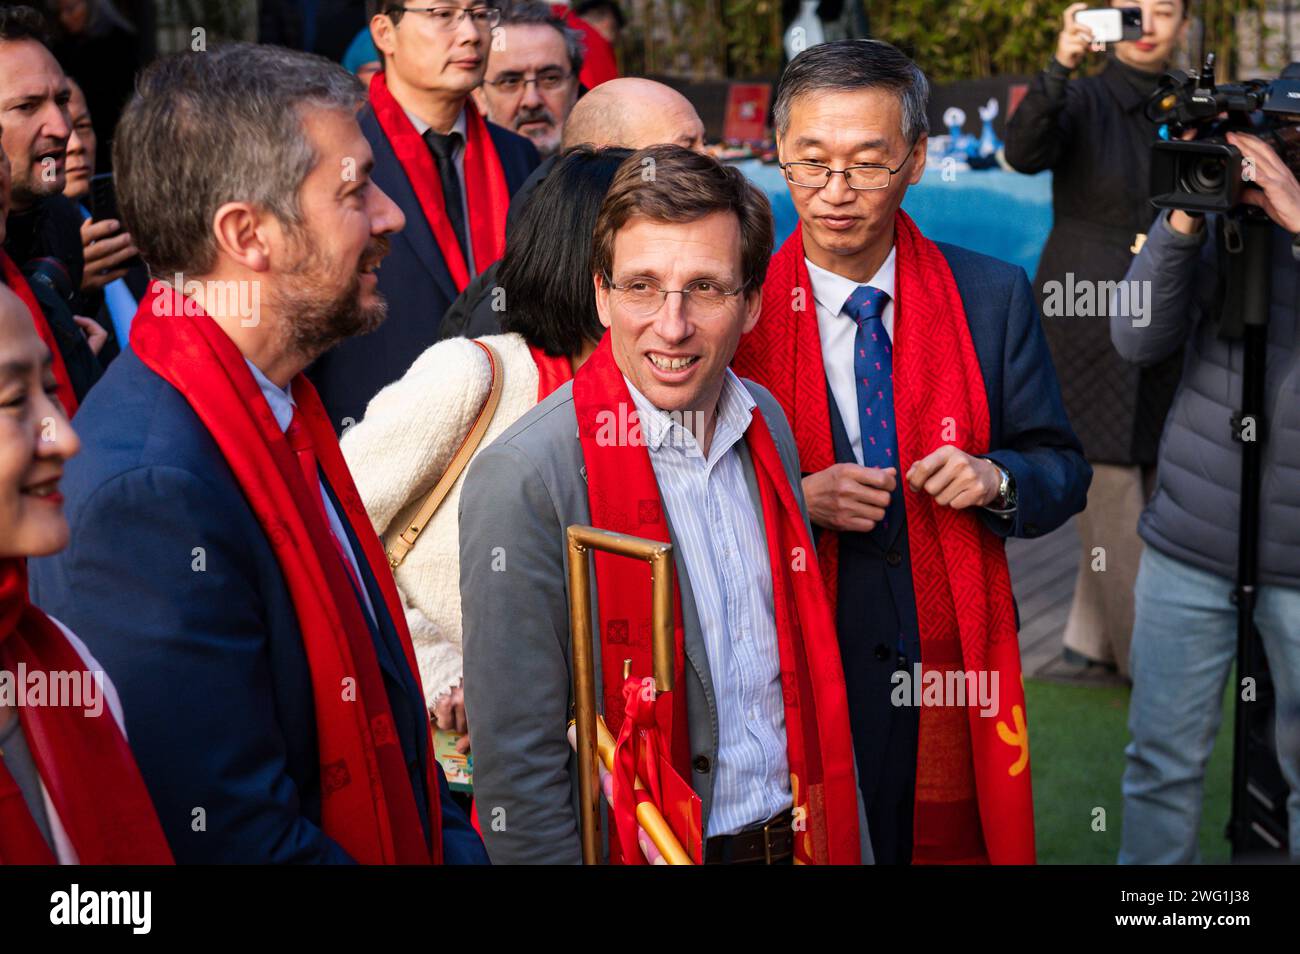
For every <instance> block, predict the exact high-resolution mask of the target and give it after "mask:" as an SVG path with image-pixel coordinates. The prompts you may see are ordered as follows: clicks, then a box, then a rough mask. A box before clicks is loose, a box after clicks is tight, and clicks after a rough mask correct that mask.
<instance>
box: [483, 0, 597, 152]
mask: <svg viewBox="0 0 1300 954" xmlns="http://www.w3.org/2000/svg"><path fill="white" fill-rule="evenodd" d="M582 55H583V46H582V34H581V33H579V32H578V31H577V30H574V29H573V28H571V27H567V26H565V25H564V24H563V23H562V22H561V21H560V20H557V19H556V18H555V17H554V16H552V15H551V10H550V7H548V6H547V5H546V4H545V3H541V2H540V0H523V2H519V3H514V4H512V5H511V6H510V7H509V8H508V9H507V10H506V12H505V13H504V15H503V16H502V18H501V25H500V26H499V27H498V28H497V30H496V31H495V32H494V33H493V37H492V49H491V52H490V53H489V54H488V65H487V75H486V76H485V77H484V79H483V85H482V86H481V87H479V88H478V89H477V90H475V91H474V101H475V102H476V103H477V104H478V105H479V107H480V108H481V109H482V110H483V112H484V113H486V114H487V118H488V119H490V120H492V122H494V123H496V124H497V125H499V126H504V127H505V128H507V129H510V130H513V131H514V132H517V133H519V134H520V135H521V136H527V137H528V138H529V139H530V140H532V143H533V145H534V146H536V147H537V151H538V152H539V153H540V154H541V156H542V158H543V159H546V158H548V157H550V156H552V155H554V154H555V153H557V152H558V151H559V149H560V139H561V137H562V135H563V132H564V121H565V120H566V119H567V118H568V116H569V111H570V110H572V109H573V104H574V103H576V102H577V101H578V73H579V72H581V70H582Z"/></svg>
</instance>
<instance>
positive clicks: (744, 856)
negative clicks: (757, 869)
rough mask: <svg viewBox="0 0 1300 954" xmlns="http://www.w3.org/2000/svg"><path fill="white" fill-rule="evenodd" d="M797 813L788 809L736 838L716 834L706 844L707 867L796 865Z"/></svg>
mask: <svg viewBox="0 0 1300 954" xmlns="http://www.w3.org/2000/svg"><path fill="white" fill-rule="evenodd" d="M793 821H794V813H793V812H792V811H791V810H790V809H788V808H787V809H786V810H785V811H783V812H782V813H781V814H779V815H777V816H776V817H775V818H773V819H772V820H771V821H768V822H766V823H765V824H762V825H755V826H754V827H753V828H746V829H745V830H744V831H738V832H736V833H735V834H734V835H715V836H714V837H712V838H710V839H709V840H708V841H707V842H705V844H704V863H705V864H706V865H788V864H793V863H794V829H793V827H792V824H793Z"/></svg>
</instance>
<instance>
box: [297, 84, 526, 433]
mask: <svg viewBox="0 0 1300 954" xmlns="http://www.w3.org/2000/svg"><path fill="white" fill-rule="evenodd" d="M358 120H359V121H360V123H361V131H362V132H363V133H364V134H365V137H366V139H368V140H369V141H370V148H371V149H372V150H373V152H374V154H375V167H374V170H373V171H372V172H371V174H370V177H371V180H372V181H373V182H374V183H375V185H377V186H379V188H381V189H383V190H384V192H386V193H387V194H388V196H389V197H390V198H391V199H392V200H393V201H394V202H396V203H397V204H398V206H400V207H401V210H402V212H403V213H404V214H405V215H406V227H405V228H404V229H402V231H401V232H399V233H398V234H397V235H394V236H393V238H392V248H391V250H390V251H389V253H388V255H387V257H386V258H385V259H384V261H383V264H382V265H380V267H379V271H378V273H377V274H378V278H379V291H380V292H381V293H382V294H383V296H384V297H385V298H386V299H387V300H388V318H387V320H385V321H384V323H383V324H382V325H380V326H379V328H378V329H376V330H375V331H373V332H371V333H370V334H368V335H360V336H358V337H355V338H349V339H347V340H346V341H343V342H341V343H340V344H339V345H337V346H336V347H335V348H334V349H333V350H331V351H330V352H329V353H328V354H325V355H322V356H321V357H320V358H319V359H318V360H317V361H316V363H315V364H314V365H313V366H312V368H311V370H310V371H309V372H308V375H309V376H310V377H311V379H312V381H313V382H315V384H316V389H317V390H318V391H319V392H320V396H321V400H322V401H324V402H325V410H326V411H327V412H328V413H329V416H330V420H331V421H333V422H334V427H335V429H336V430H339V431H341V430H343V428H344V427H346V426H347V425H348V424H349V423H356V422H357V421H359V420H361V417H362V415H363V414H365V411H366V405H367V404H369V403H370V399H371V398H372V397H374V396H375V395H376V394H377V393H379V391H380V389H381V388H383V387H384V386H386V385H388V384H392V383H393V382H394V381H396V380H397V379H398V378H400V377H401V376H402V375H403V374H405V373H406V369H407V368H409V367H410V366H411V363H412V362H413V361H415V359H416V358H418V357H419V356H420V355H421V354H423V353H424V351H425V349H426V348H428V347H429V346H430V345H432V344H435V343H436V342H437V341H438V325H439V324H440V323H441V321H442V316H443V313H444V312H445V311H446V310H447V309H448V308H449V307H450V306H451V303H452V302H454V301H455V300H456V298H457V297H458V296H459V295H460V292H459V291H457V289H456V285H455V283H454V282H453V281H452V278H451V272H450V271H449V270H448V268H447V263H446V262H445V261H443V258H442V252H441V251H440V250H439V249H438V243H437V241H436V240H435V239H434V237H433V232H432V230H431V229H430V228H429V223H428V222H427V221H425V218H424V212H423V211H421V209H420V202H419V200H418V199H417V198H416V196H415V190H414V189H412V188H411V183H410V180H409V179H407V177H406V172H405V171H404V170H403V169H402V166H401V163H399V162H398V161H397V155H396V154H395V153H394V152H393V147H392V145H391V144H390V143H389V141H388V137H387V136H385V135H384V131H383V130H382V129H381V128H380V126H379V121H378V120H377V119H376V118H375V114H374V112H373V111H372V110H371V108H370V107H369V106H366V107H365V108H364V109H362V111H361V113H360V115H359V116H358ZM487 128H488V133H489V135H491V137H492V142H493V144H494V145H495V146H496V150H497V155H498V156H499V157H500V159H501V167H502V168H503V169H504V170H505V174H506V185H507V187H508V188H509V190H510V194H511V195H512V196H513V195H514V194H515V192H516V191H518V189H519V187H520V186H522V185H523V184H524V180H526V179H527V178H528V176H529V174H531V173H532V171H533V169H535V168H536V167H537V164H538V158H537V150H536V149H535V148H534V147H533V144H532V143H531V142H529V141H528V140H527V139H526V138H524V137H523V136H518V135H516V134H515V133H512V132H510V131H509V130H508V129H502V128H501V127H500V126H497V125H495V124H493V123H488V124H487ZM475 264H476V265H477V266H478V268H479V270H480V271H481V270H483V269H485V268H487V266H488V265H490V264H492V263H491V262H476V263H475Z"/></svg>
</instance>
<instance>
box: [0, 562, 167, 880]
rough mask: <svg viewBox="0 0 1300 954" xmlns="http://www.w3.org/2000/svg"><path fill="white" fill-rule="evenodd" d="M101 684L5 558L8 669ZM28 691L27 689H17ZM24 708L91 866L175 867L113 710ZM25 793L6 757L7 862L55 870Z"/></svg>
mask: <svg viewBox="0 0 1300 954" xmlns="http://www.w3.org/2000/svg"><path fill="white" fill-rule="evenodd" d="M20 665H21V666H23V667H24V671H26V672H28V673H32V672H37V671H39V672H44V673H80V674H81V677H82V678H83V679H90V678H93V675H92V673H90V672H88V671H87V670H86V663H85V661H84V660H83V659H82V658H81V656H80V655H79V654H78V653H77V651H76V649H74V648H73V646H72V644H71V643H70V642H68V639H67V637H66V636H64V634H63V631H62V630H61V629H59V627H58V626H57V625H55V623H54V622H53V621H52V620H51V619H50V618H49V617H48V616H46V615H45V614H44V613H42V612H41V611H40V610H39V609H37V608H36V607H35V606H33V605H32V604H31V603H30V602H29V601H28V599H27V570H26V567H25V565H24V563H23V561H22V560H20V559H12V558H11V559H5V560H0V671H4V672H7V673H9V674H10V675H11V676H12V677H13V678H14V679H15V680H17V678H18V673H19V668H18V667H19V666H20ZM16 688H17V689H18V691H19V692H22V691H23V690H24V687H23V686H22V685H16ZM46 701H47V702H48V703H49V704H47V705H33V706H30V707H23V708H22V709H21V710H19V711H20V713H21V714H20V718H21V720H22V733H23V736H24V738H25V739H26V741H27V747H28V748H29V749H30V750H31V753H32V760H33V761H34V762H35V763H36V770H37V772H38V773H39V774H40V776H41V782H42V783H43V784H44V786H45V790H46V791H47V792H48V793H49V796H50V801H51V802H52V803H53V805H54V810H55V812H56V813H57V815H58V818H59V821H60V823H61V824H62V825H63V830H64V831H65V832H66V833H67V836H68V839H69V841H71V842H72V847H73V849H74V850H75V851H76V853H77V860H78V861H79V862H80V863H81V864H83V865H169V864H171V863H172V854H171V850H170V849H169V848H168V847H167V840H166V839H165V838H164V837H163V832H162V827H161V826H160V825H159V824H158V816H157V815H156V814H155V813H154V807H153V802H152V800H150V798H149V792H148V791H147V790H146V789H145V785H144V780H143V779H142V778H140V770H139V769H138V768H136V764H135V759H134V758H133V757H132V755H131V750H130V748H129V747H128V746H127V743H126V739H125V738H123V736H122V731H121V730H120V729H119V728H118V726H117V722H116V721H115V720H114V718H113V714H112V713H111V712H110V711H109V709H108V706H107V704H105V705H104V706H103V709H102V711H101V712H100V713H99V715H98V716H94V717H91V715H90V712H89V711H88V710H85V709H80V708H77V707H74V706H72V705H69V704H64V702H63V701H61V700H54V699H48V700H46ZM56 861H57V859H56V858H55V856H54V853H53V852H52V851H51V850H50V847H49V846H48V845H47V844H46V843H45V839H44V838H43V837H42V836H41V832H40V829H39V828H38V827H37V826H36V820H35V819H34V818H32V815H31V812H30V811H28V809H27V804H26V802H25V801H24V800H23V795H22V792H21V791H20V790H19V788H18V785H17V783H15V782H14V780H13V777H12V776H11V775H10V774H9V771H8V770H7V769H6V768H5V763H4V759H2V758H0V865H46V864H49V865H52V864H55V863H56Z"/></svg>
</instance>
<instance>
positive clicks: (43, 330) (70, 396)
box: [0, 250, 77, 418]
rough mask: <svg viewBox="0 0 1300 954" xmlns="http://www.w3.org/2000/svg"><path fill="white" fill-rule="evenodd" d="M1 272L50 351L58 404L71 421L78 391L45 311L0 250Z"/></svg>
mask: <svg viewBox="0 0 1300 954" xmlns="http://www.w3.org/2000/svg"><path fill="white" fill-rule="evenodd" d="M0 270H3V272H4V280H5V284H6V285H8V286H9V290H10V291H12V292H13V293H14V294H15V295H17V296H18V297H19V298H21V299H22V300H23V304H24V305H26V306H27V310H28V311H29V312H30V313H31V316H32V323H33V324H34V325H36V333H37V334H38V335H39V336H40V338H41V340H42V341H44V342H45V347H47V348H49V349H50V361H51V366H52V367H53V369H54V380H55V383H56V385H57V388H58V393H59V403H60V404H62V405H63V413H64V414H66V415H68V417H69V418H71V417H72V415H74V414H76V413H77V392H76V391H74V390H73V389H72V378H70V377H68V366H67V365H66V364H64V363H63V353H62V352H61V351H59V345H58V343H57V342H56V341H55V340H54V332H53V331H52V330H51V328H50V324H49V322H47V321H46V320H45V312H43V311H41V305H40V302H38V301H37V300H36V296H35V295H33V294H32V289H31V286H30V285H28V284H27V279H26V278H25V277H24V276H23V273H22V270H21V269H19V268H18V266H17V265H16V264H15V263H14V260H13V259H12V258H10V257H9V255H8V253H6V252H5V251H3V250H0Z"/></svg>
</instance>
